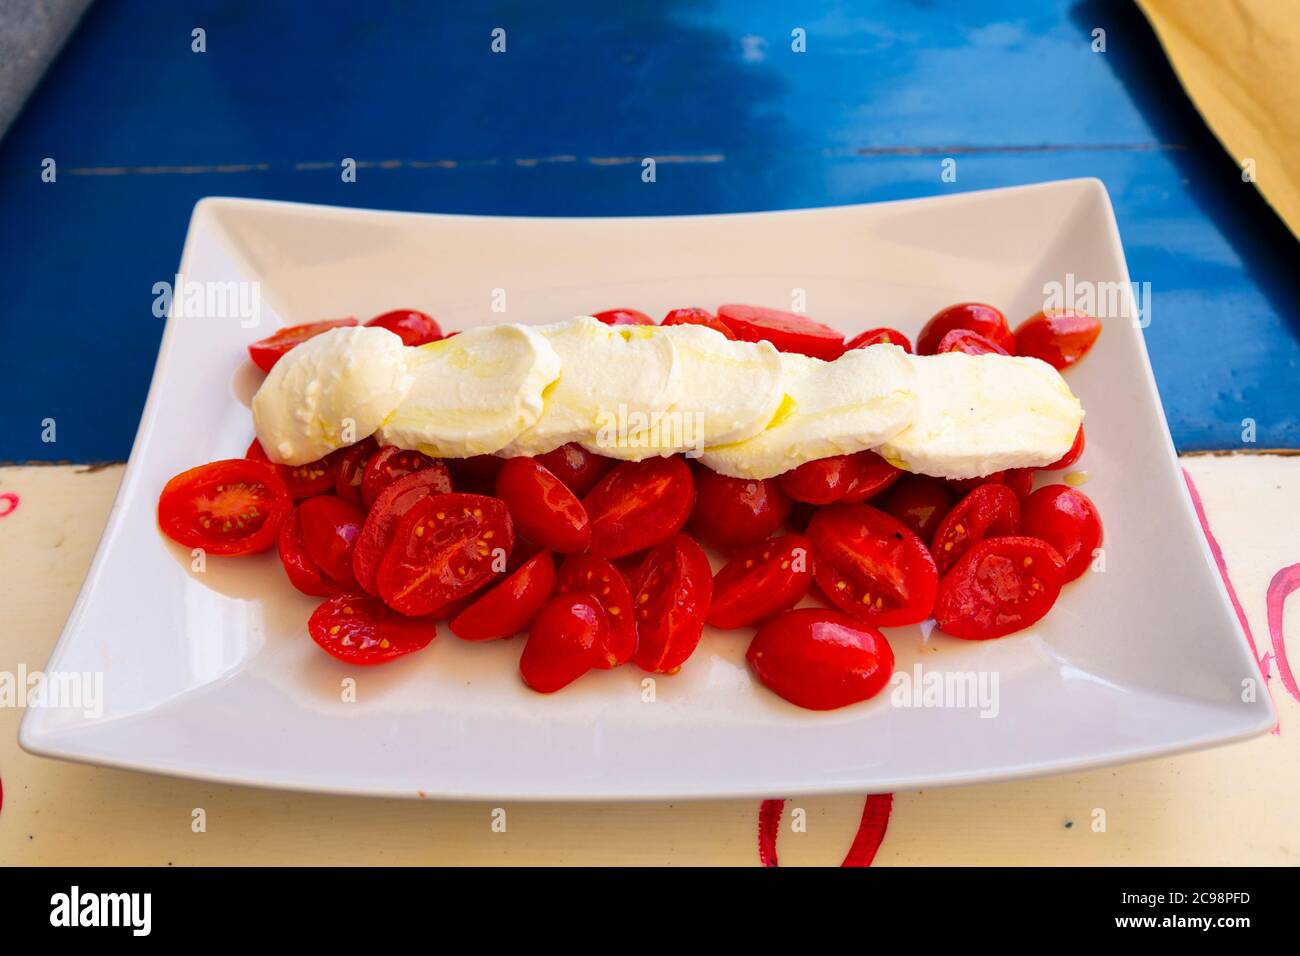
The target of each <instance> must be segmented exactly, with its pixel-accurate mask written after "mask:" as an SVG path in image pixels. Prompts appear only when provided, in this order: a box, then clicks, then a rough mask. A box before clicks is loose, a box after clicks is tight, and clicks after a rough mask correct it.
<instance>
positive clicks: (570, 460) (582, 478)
mask: <svg viewBox="0 0 1300 956" xmlns="http://www.w3.org/2000/svg"><path fill="white" fill-rule="evenodd" d="M537 461H538V463H539V464H541V465H543V466H544V467H546V468H547V469H548V470H549V471H550V472H551V474H553V475H554V476H555V477H556V478H559V479H560V481H562V482H564V483H565V484H566V485H567V486H568V488H569V490H570V491H572V492H573V493H574V494H575V495H577V496H578V497H579V498H581V497H582V496H583V495H585V494H586V493H587V492H589V491H591V489H592V488H595V487H596V482H598V481H600V479H602V478H604V477H605V475H606V474H607V473H608V472H609V470H610V469H611V468H613V467H614V464H615V462H614V459H613V458H606V457H605V456H604V455H597V454H596V453H595V452H593V451H587V449H585V448H583V447H582V446H581V445H579V444H577V443H576V442H571V443H570V444H568V445H561V446H560V447H559V448H556V449H555V450H554V451H548V452H547V453H546V454H545V455H538V456H537ZM492 477H493V478H494V479H495V478H496V476H495V475H493V476H492Z"/></svg>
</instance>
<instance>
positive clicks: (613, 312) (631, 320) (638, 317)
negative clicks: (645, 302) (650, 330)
mask: <svg viewBox="0 0 1300 956" xmlns="http://www.w3.org/2000/svg"><path fill="white" fill-rule="evenodd" d="M594 316H595V317H596V318H597V319H599V320H600V321H602V322H604V323H605V324H606V325H654V324H655V320H654V319H652V318H650V316H648V315H646V314H645V313H644V312H640V311H638V310H636V309H606V310H605V311H604V312H596V313H594Z"/></svg>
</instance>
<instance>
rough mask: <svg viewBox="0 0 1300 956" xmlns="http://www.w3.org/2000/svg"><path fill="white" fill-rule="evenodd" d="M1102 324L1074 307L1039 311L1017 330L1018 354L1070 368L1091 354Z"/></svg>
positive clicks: (1054, 365)
mask: <svg viewBox="0 0 1300 956" xmlns="http://www.w3.org/2000/svg"><path fill="white" fill-rule="evenodd" d="M1099 335H1101V323H1100V322H1098V321H1097V320H1096V319H1095V318H1093V317H1092V316H1091V315H1089V314H1088V313H1087V312H1076V311H1074V310H1072V309H1062V310H1059V311H1055V310H1054V311H1047V312H1037V313H1035V314H1034V315H1031V316H1030V317H1029V318H1027V319H1025V321H1024V322H1022V323H1020V327H1019V328H1018V329H1016V354H1017V355H1032V356H1033V357H1034V358H1039V359H1042V360H1043V361H1044V362H1046V363H1047V364H1048V365H1051V366H1052V367H1053V368H1056V369H1063V368H1068V367H1069V366H1071V365H1073V364H1074V363H1075V362H1077V361H1079V359H1081V358H1083V357H1084V356H1085V355H1087V354H1088V350H1089V349H1091V348H1092V346H1093V343H1094V342H1096V341H1097V336H1099Z"/></svg>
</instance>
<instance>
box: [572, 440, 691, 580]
mask: <svg viewBox="0 0 1300 956" xmlns="http://www.w3.org/2000/svg"><path fill="white" fill-rule="evenodd" d="M582 504H583V507H585V508H586V509H587V516H588V517H589V518H590V519H591V551H592V553H593V554H596V555H599V556H600V557H602V558H620V557H622V556H623V555H625V554H631V553H632V552H633V551H641V550H644V549H645V548H649V547H651V546H653V545H656V544H658V543H659V542H660V541H664V540H666V539H668V538H671V537H672V536H673V535H675V534H676V533H677V532H678V531H680V530H681V529H682V526H683V525H685V524H686V519H687V518H689V517H690V514H691V507H692V506H693V505H694V504H695V481H694V479H692V478H691V469H690V467H689V466H688V465H687V464H686V462H685V461H683V460H682V459H681V458H679V457H677V456H676V455H673V456H671V457H669V458H647V459H646V460H645V461H625V462H622V463H620V464H619V465H617V466H615V467H614V469H613V470H612V471H611V472H610V473H609V474H608V475H606V476H605V477H604V478H602V479H601V480H600V483H599V484H597V485H596V487H595V488H593V489H591V491H590V492H589V493H588V494H587V497H585V498H584V499H583V500H582Z"/></svg>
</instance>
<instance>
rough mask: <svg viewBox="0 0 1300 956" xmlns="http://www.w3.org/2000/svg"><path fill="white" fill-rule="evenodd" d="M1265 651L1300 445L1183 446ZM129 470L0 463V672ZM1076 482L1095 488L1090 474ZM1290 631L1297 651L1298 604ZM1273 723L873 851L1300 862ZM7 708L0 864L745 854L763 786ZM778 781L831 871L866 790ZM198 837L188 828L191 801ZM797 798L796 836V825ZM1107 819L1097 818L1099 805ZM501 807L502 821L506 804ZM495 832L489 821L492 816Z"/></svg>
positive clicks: (900, 860)
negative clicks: (140, 747)
mask: <svg viewBox="0 0 1300 956" xmlns="http://www.w3.org/2000/svg"><path fill="white" fill-rule="evenodd" d="M1184 464H1185V466H1186V467H1187V470H1188V471H1189V472H1190V473H1191V475H1192V477H1193V479H1194V480H1195V482H1196V485H1197V487H1198V489H1199V491H1200V493H1201V496H1202V499H1203V501H1204V504H1205V509H1206V512H1207V514H1208V516H1209V521H1210V525H1211V528H1212V530H1213V531H1214V533H1215V535H1216V537H1217V538H1218V540H1219V543H1220V544H1221V545H1222V547H1223V551H1224V555H1225V558H1226V560H1227V564H1228V568H1229V571H1230V573H1231V575H1232V579H1233V582H1234V584H1235V586H1236V591H1237V595H1238V597H1239V599H1240V600H1241V603H1242V605H1243V607H1244V608H1245V610H1246V614H1247V616H1248V618H1249V621H1250V625H1251V627H1252V630H1253V631H1254V634H1255V640H1256V643H1257V645H1258V647H1259V649H1260V652H1261V654H1262V653H1264V652H1265V651H1267V650H1268V648H1269V641H1268V628H1267V623H1266V619H1265V610H1264V593H1265V589H1266V587H1267V585H1268V582H1269V580H1270V578H1271V577H1272V575H1273V574H1274V573H1275V572H1276V571H1277V570H1278V569H1279V568H1282V567H1285V566H1288V565H1291V564H1295V563H1297V562H1300V509H1297V508H1296V507H1295V503H1296V501H1298V500H1300V458H1278V457H1267V456H1261V457H1238V458H1208V457H1198V458H1191V459H1185V460H1184ZM121 474H122V470H121V468H120V467H113V468H108V469H104V470H100V471H87V470H85V469H83V468H80V467H67V466H58V467H43V468H4V469H0V513H3V512H4V511H5V510H6V508H8V502H7V501H6V500H5V499H4V498H3V496H4V495H6V494H7V493H12V494H14V495H16V496H18V504H17V506H16V507H14V508H13V510H12V511H11V512H10V513H9V514H8V515H7V516H5V517H0V607H3V608H4V611H5V623H6V625H7V626H6V627H5V629H4V634H3V637H2V638H0V670H3V671H9V672H13V671H15V670H16V669H17V668H18V666H19V664H20V663H22V664H25V665H26V666H27V668H28V669H29V670H30V669H32V668H39V667H42V666H43V665H44V663H45V660H46V658H47V656H48V654H49V651H50V649H51V648H52V647H53V645H54V642H55V640H56V638H57V637H58V633H59V630H60V629H61V627H62V626H63V621H64V618H65V616H66V615H67V612H68V610H69V608H70V607H71V605H72V601H73V599H74V598H75V596H76V592H77V588H78V587H79V586H80V584H81V580H82V577H83V575H84V574H85V571H86V568H87V567H88V565H89V563H90V559H91V555H92V552H93V549H94V547H95V544H96V542H97V540H98V537H99V533H100V530H101V529H102V527H103V525H104V521H105V519H106V517H107V515H108V510H109V507H110V505H111V503H112V496H113V493H114V491H115V490H116V488H117V484H118V482H119V480H120V478H121ZM1085 490H1086V489H1085ZM1284 626H1285V629H1286V631H1287V633H1288V634H1290V635H1291V636H1292V650H1293V652H1294V653H1296V654H1297V658H1296V660H1297V663H1300V649H1297V646H1296V643H1295V635H1297V634H1300V598H1293V599H1292V601H1291V602H1290V604H1289V606H1288V608H1287V614H1286V616H1285V620H1284ZM1273 671H1274V675H1275V676H1274V677H1273V679H1272V680H1270V681H1269V688H1270V689H1271V691H1272V693H1273V695H1274V699H1275V700H1276V701H1277V704H1278V711H1279V717H1280V728H1281V732H1280V734H1275V735H1265V736H1263V737H1259V738H1256V739H1254V740H1251V741H1249V742H1247V743H1244V744H1239V745H1235V746H1231V747H1226V748H1221V749H1219V750H1214V751H1208V752H1204V753H1198V754H1191V755H1186V756H1182V757H1177V758H1173V759H1168V760H1159V761H1152V762H1147V763H1142V764H1135V765H1131V766H1127V767H1118V768H1112V769H1107V770H1099V771H1095V772H1092V773H1086V774H1079V775H1074V776H1067V777H1056V778H1049V779H1042V780H1034V781H1028V782H1017V783H1008V784H995V785H987V786H980V787H970V788H963V789H952V790H935V791H926V792H921V793H908V794H898V795H897V796H896V799H895V802H894V810H893V815H892V817H891V820H890V824H889V830H888V833H887V835H886V837H885V840H884V843H883V845H882V846H881V849H880V852H879V855H878V856H877V858H876V864H877V865H906V864H1031V863H1039V864H1065V863H1080V864H1106V863H1115V864H1276V865H1295V864H1296V863H1297V861H1298V860H1300V803H1297V801H1296V800H1295V794H1296V793H1297V792H1300V704H1297V702H1296V701H1295V700H1293V699H1292V698H1291V697H1289V696H1288V695H1287V693H1286V691H1285V690H1284V689H1283V688H1282V686H1281V684H1280V682H1279V681H1278V680H1277V678H1276V667H1274V668H1273ZM21 716H22V713H21V711H20V710H18V709H14V708H0V780H3V787H4V804H3V807H2V808H0V865H12V864H110V863H112V864H158V865H166V864H168V863H172V864H176V865H185V864H199V863H211V864H235V863H243V864H258V863H265V864H273V863H319V864H325V863H340V864H359V863H380V864H383V863H403V864H437V863H441V864H523V863H535V864H571V863H595V864H599V863H605V864H678V865H681V864H705V863H712V864H737V865H752V864H755V863H757V860H758V857H757V851H756V842H755V835H756V830H757V813H758V804H757V802H756V801H752V800H743V801H721V802H709V803H677V804H623V805H595V804H577V805H538V804H519V805H506V806H504V807H501V808H500V809H501V810H504V812H505V832H497V830H496V829H494V828H493V822H494V814H493V811H494V810H496V809H498V808H496V807H494V806H492V805H489V804H448V803H436V802H432V801H388V800H370V799H353V798H338V797H324V796H305V795H300V794H294V793H278V792H271V791H258V790H248V789H239V788H233V787H224V786H212V785H207V784H202V783H192V782H186V781H180V780H173V779H169V778H163V777H154V776H149V775H145V774H135V773H128V772H124V771H110V770H101V769H97V768H92V767H83V766H77V765H72V764H66V763H60V762H57V761H52V760H45V759H40V758H36V757H32V756H30V755H28V754H26V753H23V752H22V751H20V750H19V749H18V745H17V742H16V738H17V732H18V723H19V720H20V718H21ZM773 796H774V797H782V796H788V797H789V798H790V800H789V803H788V804H787V806H786V811H787V812H786V817H785V819H784V821H783V823H782V828H781V836H780V842H779V852H780V857H781V862H782V864H784V865H799V864H838V863H839V862H840V859H841V858H842V857H843V855H844V852H845V850H846V849H847V848H848V846H849V843H850V841H851V840H852V837H853V833H854V831H855V830H856V828H857V823H858V818H859V814H860V813H861V809H862V801H861V799H860V798H857V797H835V798H827V797H819V798H809V799H802V798H800V797H798V795H787V794H773ZM198 808H201V809H202V810H204V811H205V815H206V832H203V833H195V832H193V829H192V826H191V821H192V819H193V814H194V811H195V810H196V809H198ZM794 808H800V809H803V810H804V811H805V812H806V815H807V829H806V832H803V833H796V832H792V831H791V829H790V811H791V810H792V809H794ZM1099 809H1100V810H1102V811H1104V812H1105V818H1106V830H1105V832H1100V833H1099V832H1094V830H1093V828H1092V821H1093V819H1094V813H1095V811H1097V810H1099ZM499 818H500V814H497V816H496V819H499ZM498 829H499V828H498Z"/></svg>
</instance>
